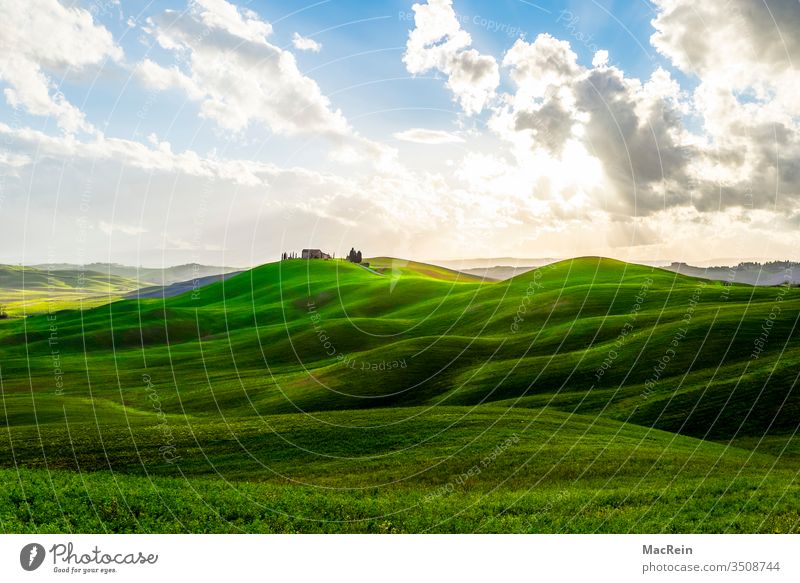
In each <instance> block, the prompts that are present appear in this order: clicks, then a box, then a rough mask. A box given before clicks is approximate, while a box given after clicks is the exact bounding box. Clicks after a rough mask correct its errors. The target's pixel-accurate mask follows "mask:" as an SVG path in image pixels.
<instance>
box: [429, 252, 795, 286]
mask: <svg viewBox="0 0 800 583" xmlns="http://www.w3.org/2000/svg"><path fill="white" fill-rule="evenodd" d="M508 259H510V258H507V257H504V258H498V259H481V260H474V261H478V262H481V261H482V262H487V263H491V262H492V261H497V262H498V263H496V264H495V265H492V266H488V265H487V266H484V267H470V268H466V269H460V271H461V272H462V273H468V274H470V275H475V276H478V277H480V278H483V279H491V280H503V279H509V278H511V277H514V276H516V275H521V274H523V273H526V272H528V271H531V270H533V269H536V268H538V267H541V266H543V265H547V264H548V263H553V262H554V260H547V259H535V260H525V259H521V260H515V261H514V262H510V261H508ZM526 261H527V262H529V264H527V265H526V264H525V263H524V262H526ZM443 263H448V264H451V265H454V264H455V263H457V262H443ZM465 263H467V262H466V261H465ZM641 264H642V265H648V266H650V267H659V268H661V269H665V270H667V271H672V272H675V273H680V274H681V275H688V276H691V277H702V278H704V279H711V280H715V281H728V282H731V283H745V284H749V285H759V286H769V285H782V284H785V283H789V284H792V285H797V284H800V263H798V262H794V261H767V262H764V263H761V262H757V261H744V262H742V263H739V264H738V265H735V266H732V267H731V266H726V265H721V266H711V267H697V266H694V265H689V264H687V263H683V262H679V261H673V262H671V263H667V262H663V261H653V262H647V263H644V262H643V263H641ZM455 269H458V268H457V267H456V268H455Z"/></svg>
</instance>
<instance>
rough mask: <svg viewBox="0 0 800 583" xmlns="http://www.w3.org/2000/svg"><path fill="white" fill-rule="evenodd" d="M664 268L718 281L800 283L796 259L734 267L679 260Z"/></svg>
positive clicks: (799, 265)
mask: <svg viewBox="0 0 800 583" xmlns="http://www.w3.org/2000/svg"><path fill="white" fill-rule="evenodd" d="M664 269H667V270H669V271H674V272H675V273H680V274H682V275H689V276H692V277H703V278H706V279H713V280H717V281H729V282H731V283H748V284H750V285H782V284H785V283H790V284H793V285H796V284H798V283H800V263H797V262H795V261H769V262H766V263H759V262H755V261H747V262H743V263H739V264H738V265H736V266H734V267H727V266H716V267H694V266H692V265H687V264H686V263H681V262H678V261H675V262H673V263H672V264H670V265H668V266H665V267H664Z"/></svg>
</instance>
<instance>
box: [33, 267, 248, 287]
mask: <svg viewBox="0 0 800 583" xmlns="http://www.w3.org/2000/svg"><path fill="white" fill-rule="evenodd" d="M30 267H32V268H34V269H39V270H41V271H51V272H52V271H64V270H68V271H75V272H96V273H101V274H103V275H115V276H118V277H124V278H126V279H133V280H135V281H138V282H139V283H140V284H141V285H142V286H150V285H158V286H166V285H172V284H173V283H179V282H184V281H190V280H194V279H199V278H203V277H208V276H212V275H221V274H225V273H232V272H236V271H241V269H242V268H241V267H230V266H228V267H220V266H215V265H200V264H198V263H187V264H185V265H175V266H173V267H164V268H158V267H135V266H132V265H121V264H119V263H89V264H88V265H77V264H72V263H54V264H46V263H43V264H39V265H31V266H30Z"/></svg>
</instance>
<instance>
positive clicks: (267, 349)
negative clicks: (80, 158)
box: [0, 258, 800, 532]
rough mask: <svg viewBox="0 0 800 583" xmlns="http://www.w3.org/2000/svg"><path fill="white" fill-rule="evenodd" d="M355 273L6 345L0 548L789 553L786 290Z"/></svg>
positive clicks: (112, 311)
mask: <svg viewBox="0 0 800 583" xmlns="http://www.w3.org/2000/svg"><path fill="white" fill-rule="evenodd" d="M369 262H370V269H365V268H363V267H361V266H357V265H353V264H350V263H347V262H341V261H299V260H298V261H286V262H281V263H273V264H268V265H264V266H262V267H259V268H256V269H253V270H251V271H248V272H245V273H242V274H241V275H238V276H235V277H233V278H231V279H228V280H226V281H223V282H219V283H215V284H212V285H210V286H207V287H204V288H201V289H200V290H197V291H195V292H193V293H188V294H184V295H182V296H178V297H175V298H170V299H166V300H155V299H154V300H126V301H118V302H113V303H110V304H107V305H102V306H96V307H92V308H90V309H86V310H82V311H77V310H64V311H50V312H51V313H45V314H41V315H34V316H30V317H28V318H24V319H10V320H6V321H0V382H1V383H2V386H1V388H2V414H1V415H0V425H2V427H0V433H2V437H0V460H2V468H3V469H0V480H1V481H2V484H3V488H2V490H0V530H3V531H6V532H22V531H25V532H54V531H55V532H59V531H72V532H106V531H108V532H121V531H125V532H129V531H130V532H184V531H188V532H242V531H243V532H796V531H798V530H800V508H798V506H797V504H796V500H797V495H798V482H797V478H798V471H799V470H800V445H798V444H800V441H798V440H797V439H796V438H795V432H796V430H797V426H798V422H799V421H798V420H800V399H798V396H797V391H796V390H795V388H796V384H797V379H798V371H800V344H799V343H798V333H797V323H798V317H800V290H798V289H796V288H789V287H762V288H755V287H750V286H744V285H731V286H728V285H724V284H723V283H720V282H710V281H703V280H698V279H694V278H690V277H685V276H681V275H678V274H675V273H671V272H667V271H663V270H660V269H655V268H649V267H642V266H637V265H631V264H625V263H621V262H617V261H613V260H608V259H599V258H581V259H576V260H571V261H563V262H559V263H556V264H553V265H551V266H546V267H542V268H539V269H536V270H533V271H530V272H527V273H525V274H522V275H519V276H517V277H515V278H513V279H511V280H508V281H502V282H485V281H481V279H480V278H477V277H474V276H466V275H464V274H459V273H457V272H453V271H450V270H447V269H444V268H439V267H435V266H430V265H425V264H420V263H414V262H407V261H402V260H396V259H392V258H377V259H370V260H369Z"/></svg>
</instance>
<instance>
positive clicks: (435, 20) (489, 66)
mask: <svg viewBox="0 0 800 583" xmlns="http://www.w3.org/2000/svg"><path fill="white" fill-rule="evenodd" d="M412 9H413V10H414V24H415V28H414V30H412V31H411V32H410V33H409V35H408V41H407V43H406V52H405V54H404V55H403V63H405V65H406V69H407V70H408V72H409V73H411V74H413V75H418V74H422V73H425V72H427V71H430V70H432V69H436V70H438V71H441V72H442V73H444V74H445V75H447V77H448V78H447V87H448V88H449V89H450V90H451V91H452V92H453V94H454V96H455V98H456V99H457V100H458V102H459V104H460V105H461V107H462V108H463V109H464V111H465V112H466V113H467V114H476V113H480V112H481V111H482V110H483V109H484V107H486V106H487V105H488V104H489V102H490V101H491V99H492V98H493V97H494V95H495V90H496V89H497V86H498V84H499V83H500V73H499V69H498V66H497V61H495V59H494V57H491V56H488V55H481V54H480V53H479V52H478V51H476V50H475V49H471V48H469V47H470V45H471V44H472V37H470V35H469V33H467V32H466V31H464V30H463V29H462V28H461V25H460V24H459V22H458V18H457V17H456V13H455V11H454V10H453V3H452V0H429V2H428V3H427V4H414V6H413V7H412Z"/></svg>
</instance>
